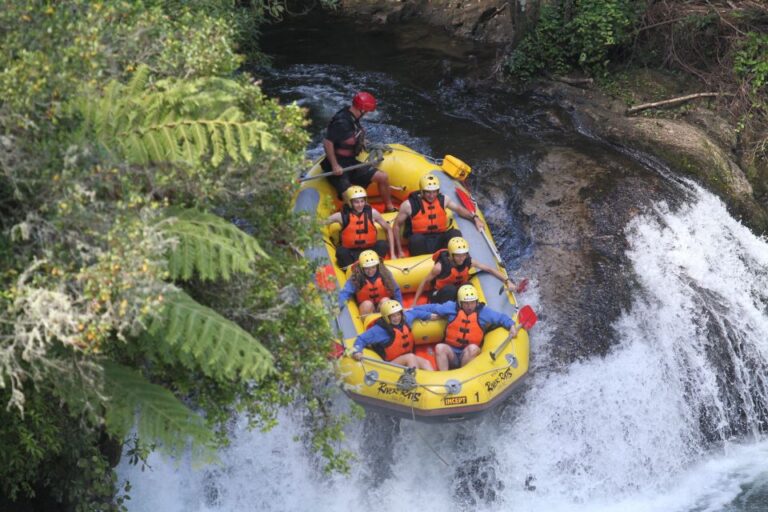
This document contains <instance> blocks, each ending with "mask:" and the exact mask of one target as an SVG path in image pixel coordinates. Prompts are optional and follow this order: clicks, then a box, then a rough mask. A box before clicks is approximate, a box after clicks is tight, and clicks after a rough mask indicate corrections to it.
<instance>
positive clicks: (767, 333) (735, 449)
mask: <svg viewBox="0 0 768 512" xmlns="http://www.w3.org/2000/svg"><path fill="white" fill-rule="evenodd" d="M688 186H689V187H691V188H692V190H693V195H694V197H695V199H694V200H693V201H692V202H691V203H690V204H689V205H687V206H683V207H680V208H679V209H678V210H677V211H672V210H671V209H670V208H668V207H667V206H665V205H664V204H659V205H657V207H656V209H655V211H654V212H651V213H648V214H646V215H643V216H640V217H638V218H636V219H635V220H634V221H633V222H632V223H631V224H630V225H629V226H628V227H627V239H628V242H629V246H630V249H629V253H628V255H629V258H630V260H631V261H632V264H633V268H634V286H635V298H634V303H633V306H632V307H631V309H630V310H628V311H626V312H625V314H623V315H622V316H621V318H620V319H619V320H618V321H617V322H616V323H615V325H614V330H615V333H616V343H615V346H614V349H613V350H612V351H611V352H610V353H609V354H608V355H607V356H605V357H600V358H594V359H587V360H583V361H581V362H579V363H576V364H573V365H571V366H570V367H568V368H563V369H560V370H551V369H550V368H551V367H552V366H551V365H540V364H536V366H535V367H534V372H533V373H534V375H533V377H532V379H531V381H530V385H529V387H528V389H526V390H525V395H524V398H523V399H520V400H519V401H518V402H517V403H514V404H513V405H511V406H509V407H507V408H506V409H504V411H503V412H501V413H497V414H493V415H491V416H489V417H487V418H485V419H484V420H482V421H480V422H475V423H469V424H461V425H449V426H434V425H423V424H414V423H412V422H407V421H405V422H403V423H402V424H401V428H400V430H399V431H398V432H396V434H395V435H396V440H395V442H394V447H393V453H392V455H393V456H392V462H391V463H389V464H386V467H385V464H384V463H381V462H378V463H377V458H376V457H370V456H367V455H366V449H367V446H366V442H365V439H366V436H364V435H363V434H362V432H361V429H362V428H364V427H365V424H358V425H354V426H353V427H351V429H350V432H349V438H350V441H351V446H352V448H353V449H355V450H356V451H357V452H358V453H359V454H360V455H361V457H360V461H359V463H358V464H356V465H355V467H354V468H353V471H352V473H351V474H350V475H349V476H344V477H340V476H336V477H324V476H322V474H321V473H319V472H318V470H317V467H316V466H315V465H314V464H313V463H312V460H311V458H310V457H309V456H308V454H307V452H306V451H305V450H304V448H303V447H302V446H301V444H300V443H297V442H295V441H294V440H293V438H294V437H296V436H300V435H301V432H302V426H301V422H300V421H298V420H294V419H293V418H292V416H291V415H290V414H289V412H286V413H285V414H284V415H283V417H282V421H281V423H280V426H279V427H278V428H276V429H275V430H274V431H272V432H270V433H266V434H264V433H260V432H247V431H246V430H244V429H243V428H237V429H235V432H234V433H233V441H232V446H231V447H230V448H229V449H227V450H226V451H223V452H222V454H221V458H222V461H223V464H222V465H221V466H219V467H216V468H208V469H201V470H194V469H191V468H190V467H189V466H188V465H186V464H185V463H184V462H183V461H182V462H181V463H174V462H171V461H167V460H164V459H162V458H159V457H153V458H152V459H151V460H150V464H151V466H152V469H151V470H147V471H145V472H141V471H139V469H138V468H133V467H129V466H127V465H123V466H121V467H120V474H121V476H122V477H123V478H128V479H130V480H131V481H132V483H133V484H134V491H133V493H132V494H133V496H134V497H133V500H132V501H131V504H130V507H129V508H130V509H131V510H154V509H157V510H167V511H174V510H179V511H181V510H185V511H234V510H307V509H310V508H311V509H313V510H320V511H322V510H347V509H348V508H349V506H350V505H351V504H354V506H355V508H364V509H369V510H413V509H418V510H420V511H422V512H429V511H433V510H434V511H438V510H439V511H441V512H442V511H447V510H464V509H472V510H519V511H528V510H530V511H533V510H552V511H575V510H579V511H580V512H582V511H583V510H590V511H594V510H597V511H603V510H605V511H610V510H627V511H637V512H645V511H649V512H650V511H660V510H664V511H681V512H683V511H693V510H696V511H716V510H723V509H724V507H726V505H727V504H733V503H734V502H735V500H737V497H738V496H740V493H742V488H743V487H744V486H751V485H757V484H759V483H760V482H761V481H762V480H768V476H766V475H768V465H767V464H766V463H765V460H766V457H765V456H766V454H768V442H765V441H761V440H760V435H761V434H760V431H761V428H762V429H763V430H764V427H763V425H764V423H765V421H766V418H768V408H767V405H766V404H768V382H767V381H766V369H767V368H768V243H766V240H762V239H759V238H757V237H755V236H754V235H753V234H751V233H750V232H749V230H747V229H746V228H745V227H743V226H742V225H741V224H739V223H738V222H737V221H736V220H734V219H733V218H732V217H730V216H729V215H728V213H727V211H726V209H725V208H724V206H723V204H722V203H721V202H720V201H719V200H718V199H717V198H716V197H714V196H713V195H712V194H710V193H708V192H706V191H704V190H701V189H699V188H697V187H696V186H695V185H691V184H689V185H688ZM628 279H631V277H628ZM534 297H535V296H534ZM589 341H590V340H584V343H589ZM534 343H535V344H536V345H535V346H534V354H535V357H536V358H539V359H540V360H546V357H547V347H548V346H549V345H550V344H555V343H557V340H554V339H549V335H548V329H547V326H546V322H541V323H540V325H539V326H537V332H536V334H535V336H534ZM537 369H539V370H540V371H538V372H537V371H536V370H537ZM339 400H340V401H343V400H345V399H344V398H343V397H340V398H339ZM367 427H370V425H367ZM368 439H370V438H368ZM435 452H437V453H438V454H439V455H440V457H438V456H437V455H436V454H435ZM478 457H484V458H483V459H482V460H483V464H485V465H487V466H489V467H488V468H486V469H487V470H489V471H490V473H489V472H488V471H486V472H485V473H484V474H483V475H482V476H481V478H480V479H481V480H484V482H485V484H487V485H488V486H490V487H492V488H493V491H494V492H493V496H494V499H493V500H486V501H484V500H483V499H482V498H483V496H487V494H484V495H477V494H476V495H475V496H474V499H475V503H474V504H471V503H472V501H471V500H470V501H469V502H468V501H467V500H466V499H465V497H464V498H463V497H462V496H461V495H458V494H457V489H458V488H459V487H461V484H462V482H461V481H458V480H457V478H456V471H455V468H456V466H462V467H466V466H469V465H471V464H472V463H473V462H476V461H477V460H478ZM441 458H442V459H445V460H446V461H447V462H448V465H446V464H444V463H443V462H442V461H441ZM388 470H389V471H390V472H391V476H387V477H385V475H387V472H388ZM489 479H490V480H493V481H491V482H488V480H489ZM490 487H489V488H490ZM481 494H482V493H481ZM729 506H730V505H729ZM736 509H738V507H737V508H736Z"/></svg>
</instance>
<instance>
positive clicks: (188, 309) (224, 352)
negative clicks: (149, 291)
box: [149, 292, 274, 380]
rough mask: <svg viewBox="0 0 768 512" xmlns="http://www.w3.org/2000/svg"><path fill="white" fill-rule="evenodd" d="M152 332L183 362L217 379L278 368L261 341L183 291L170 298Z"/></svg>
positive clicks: (250, 376)
mask: <svg viewBox="0 0 768 512" xmlns="http://www.w3.org/2000/svg"><path fill="white" fill-rule="evenodd" d="M149 332H150V334H152V335H154V336H157V337H159V338H160V339H162V340H163V341H164V342H165V343H167V344H168V345H169V346H170V347H172V348H173V349H174V350H175V352H176V353H175V356H176V358H177V360H179V361H181V362H182V364H184V365H185V366H187V367H189V368H195V369H199V370H201V371H202V372H203V373H205V374H206V375H208V376H210V377H213V378H218V379H221V378H226V379H235V378H241V379H250V380H261V379H263V378H264V377H265V376H267V375H268V374H270V373H272V372H273V371H274V367H273V358H272V354H270V353H269V351H268V350H267V349H266V348H264V346H263V345H262V344H261V343H259V342H258V340H256V339H255V338H254V337H253V336H251V335H250V334H248V332H247V331H245V330H244V329H243V328H241V327H240V326H239V325H237V324H236V323H234V322H232V321H231V320H228V319H226V318H224V317H223V316H221V315H220V314H218V313H217V312H216V311H214V310H212V309H210V308H207V307H205V306H202V305H201V304H199V303H198V302H196V301H195V300H194V299H192V298H191V297H190V296H189V295H187V294H185V293H183V292H177V293H175V294H173V295H172V296H170V297H169V298H168V301H167V303H166V306H165V309H164V310H163V313H162V315H161V316H158V317H157V318H155V320H153V322H152V324H151V325H150V329H149Z"/></svg>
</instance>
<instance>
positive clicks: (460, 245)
mask: <svg viewBox="0 0 768 512" xmlns="http://www.w3.org/2000/svg"><path fill="white" fill-rule="evenodd" d="M468 252H469V244H468V243H467V241H466V240H464V239H463V238H461V237H460V236H455V237H453V238H451V239H450V240H448V254H450V255H451V256H453V255H454V254H467V253H468Z"/></svg>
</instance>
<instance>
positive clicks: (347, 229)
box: [341, 204, 376, 249]
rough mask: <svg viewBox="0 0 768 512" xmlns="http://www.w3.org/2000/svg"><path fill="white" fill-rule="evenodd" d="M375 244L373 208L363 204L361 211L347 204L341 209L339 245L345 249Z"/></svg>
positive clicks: (363, 247) (364, 247)
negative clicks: (357, 211)
mask: <svg viewBox="0 0 768 512" xmlns="http://www.w3.org/2000/svg"><path fill="white" fill-rule="evenodd" d="M374 244H376V225H375V224H374V223H373V209H372V208H371V205H369V204H367V205H365V208H363V211H362V212H361V213H359V214H358V213H356V212H355V211H354V210H352V209H351V208H350V207H349V206H347V205H344V208H342V209H341V246H342V247H346V248H347V249H368V248H369V247H373V246H374Z"/></svg>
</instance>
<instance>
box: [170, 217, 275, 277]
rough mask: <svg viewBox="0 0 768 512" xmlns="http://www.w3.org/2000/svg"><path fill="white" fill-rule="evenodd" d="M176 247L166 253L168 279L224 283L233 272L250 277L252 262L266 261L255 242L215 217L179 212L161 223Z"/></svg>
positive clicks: (265, 254) (230, 224)
mask: <svg viewBox="0 0 768 512" xmlns="http://www.w3.org/2000/svg"><path fill="white" fill-rule="evenodd" d="M161 226H162V230H163V232H165V233H167V234H168V235H169V236H172V237H173V238H174V239H175V240H176V244H175V245H174V246H173V248H172V249H171V250H170V257H169V266H168V271H169V272H170V277H171V278H172V279H181V280H184V281H189V280H190V279H192V277H193V275H194V274H195V273H196V274H197V275H198V276H199V278H200V279H202V280H203V281H209V280H214V279H219V278H221V279H225V280H228V279H229V278H230V277H231V276H232V274H234V273H237V272H242V273H246V274H249V273H253V264H254V262H255V261H256V258H258V257H261V258H266V257H268V255H267V253H265V252H264V251H263V250H262V249H261V246H260V245H259V242H258V241H257V240H256V239H255V238H253V237H252V236H250V235H248V234H247V233H245V232H243V231H242V230H240V229H239V228H238V227H237V226H235V225H233V224H232V223H231V222H227V221H225V220H224V219H222V218H221V217H219V216H217V215H212V214H209V213H205V212H200V211H195V210H182V211H180V212H178V213H177V214H176V215H173V216H172V217H169V218H167V219H165V220H163V221H162V223H161Z"/></svg>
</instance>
